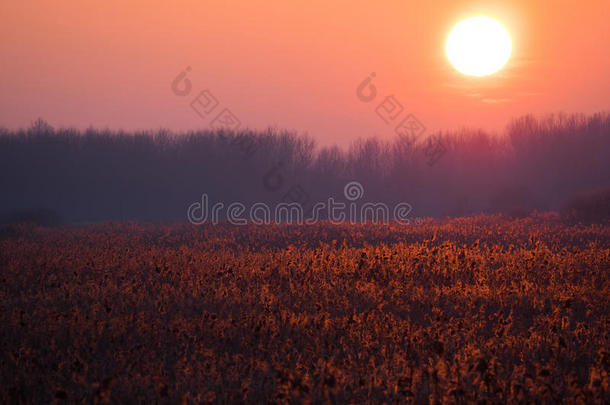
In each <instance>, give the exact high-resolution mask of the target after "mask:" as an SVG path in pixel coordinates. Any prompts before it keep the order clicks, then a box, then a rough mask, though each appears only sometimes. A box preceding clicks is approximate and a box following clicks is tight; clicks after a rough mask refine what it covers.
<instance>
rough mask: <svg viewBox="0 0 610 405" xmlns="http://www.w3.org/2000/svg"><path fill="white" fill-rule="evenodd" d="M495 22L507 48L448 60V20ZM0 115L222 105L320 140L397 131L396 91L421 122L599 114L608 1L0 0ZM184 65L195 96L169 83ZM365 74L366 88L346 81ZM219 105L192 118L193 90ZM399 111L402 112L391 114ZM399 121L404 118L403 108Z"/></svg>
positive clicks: (134, 121)
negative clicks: (464, 65)
mask: <svg viewBox="0 0 610 405" xmlns="http://www.w3.org/2000/svg"><path fill="white" fill-rule="evenodd" d="M474 15H487V16H493V17H495V18H497V19H499V20H500V21H502V23H503V24H504V25H505V26H506V27H507V28H508V29H509V31H510V32H511V35H512V39H513V54H512V57H511V59H510V61H509V62H508V64H507V65H506V67H505V68H504V69H503V70H502V71H500V72H499V73H498V74H495V75H492V76H489V77H485V78H468V77H466V76H463V75H461V74H460V73H458V72H457V71H455V70H454V69H453V67H452V66H451V65H450V64H449V62H448V61H447V58H446V56H445V47H444V45H445V39H446V37H447V35H448V33H449V31H450V30H451V28H452V27H453V25H455V24H456V23H457V22H458V21H459V20H460V19H463V18H465V17H470V16H474ZM0 16H1V18H2V24H0V55H1V57H2V59H1V64H0V69H1V70H0V73H1V74H0V125H1V126H5V127H9V128H15V127H23V126H27V125H29V123H30V122H31V121H33V120H34V119H35V118H37V117H39V116H40V117H43V118H45V119H46V120H47V121H49V123H50V124H51V125H54V126H74V127H78V128H84V127H87V126H89V125H93V126H95V127H109V128H113V129H117V128H123V129H143V128H159V127H166V128H170V129H175V130H181V129H191V128H205V127H207V126H208V125H209V123H210V121H211V120H212V119H213V118H214V116H215V115H216V113H217V112H220V111H221V110H222V109H224V108H229V109H230V110H231V111H232V112H233V113H234V114H235V116H236V117H237V118H238V119H239V120H240V121H241V122H242V126H249V127H252V128H266V127H268V126H275V127H279V128H288V129H294V130H296V131H298V132H299V133H303V132H307V133H309V134H310V135H311V136H313V137H314V138H315V139H316V140H318V141H319V142H320V143H321V144H329V143H340V144H345V143H347V142H348V141H350V140H352V139H356V138H358V137H367V136H373V135H377V136H381V137H384V138H391V137H393V136H394V132H393V131H394V127H393V125H390V124H386V123H384V122H383V121H382V120H381V119H380V118H379V117H378V116H377V115H376V113H375V108H376V107H377V105H378V104H379V103H381V102H382V101H383V99H384V98H385V97H386V96H389V95H393V96H394V97H395V98H396V100H397V101H399V102H400V103H401V104H402V105H403V106H404V112H403V115H407V114H414V115H415V116H416V117H417V118H418V119H419V120H420V121H421V122H422V123H423V124H424V125H425V126H426V127H427V128H428V130H429V131H434V130H438V129H454V128H460V127H481V128H485V129H490V130H501V129H502V128H504V126H505V124H506V123H507V122H508V121H509V120H510V119H511V118H512V117H516V116H519V115H522V114H525V113H534V114H542V113H546V112H556V111H566V112H584V113H590V112H595V111H599V110H608V109H610V23H609V21H610V1H608V0H602V1H580V2H576V1H573V0H571V1H553V2H550V1H506V2H501V1H500V2H495V1H488V0H485V1H455V0H451V1H434V0H428V1H417V2H416V1H381V2H372V1H354V0H351V1H328V0H326V1H317V0H316V1H311V0H309V1H285V0H283V1H272V0H264V1H259V0H242V1H218V0H217V1H205V0H203V1H178V0H176V1H155V0H146V1H125V0H121V1H114V0H103V1H99V0H91V1H83V0H70V1H67V0H65V1H62V0H55V1H46V0H36V1H33V0H20V1H3V2H2V3H0ZM187 66H190V67H191V71H190V73H189V74H188V76H187V77H188V78H189V80H190V81H191V84H192V90H191V93H190V94H189V95H187V96H182V97H181V96H177V95H175V94H174V93H173V92H172V90H171V82H172V81H173V80H174V78H175V77H176V76H177V75H178V74H179V73H180V72H181V71H183V70H184V69H185V68H186V67H187ZM371 72H375V74H376V77H375V79H374V81H373V83H374V85H375V86H376V88H377V91H378V95H377V98H376V99H375V100H373V101H372V102H370V103H363V102H362V101H360V100H359V99H358V98H357V97H356V88H357V86H358V85H359V84H360V83H361V82H362V80H364V79H365V77H367V76H368V75H369V74H370V73H371ZM205 89H207V90H209V92H210V93H209V94H211V95H213V96H214V97H215V98H216V99H217V100H218V102H219V104H218V107H217V108H216V109H215V110H214V111H212V113H213V114H212V113H210V115H209V116H205V119H204V118H201V117H200V116H199V115H197V114H196V113H195V112H194V111H193V109H192V108H191V107H190V103H191V101H192V100H193V99H194V98H195V97H197V96H198V94H199V93H200V92H201V91H202V90H205ZM401 117H402V115H401ZM399 118H400V117H399Z"/></svg>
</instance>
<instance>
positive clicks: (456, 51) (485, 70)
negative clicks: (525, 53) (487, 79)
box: [446, 17, 512, 76]
mask: <svg viewBox="0 0 610 405" xmlns="http://www.w3.org/2000/svg"><path fill="white" fill-rule="evenodd" d="M511 51H512V40H511V38H510V34H509V32H508V30H507V29H506V28H504V26H503V25H502V24H501V23H500V22H499V21H498V20H496V19H494V18H490V17H472V18H468V19H466V20H462V21H460V22H459V23H458V24H457V25H456V26H455V27H454V28H453V29H452V30H451V32H450V33H449V36H448V37H447V44H446V52H447V58H448V59H449V62H451V64H452V65H453V66H454V67H455V68H456V69H457V70H458V71H460V72H461V73H463V74H465V75H468V76H487V75H490V74H492V73H495V72H497V71H498V70H500V69H502V67H503V66H504V65H505V64H506V62H507V61H508V59H509V58H510V54H511Z"/></svg>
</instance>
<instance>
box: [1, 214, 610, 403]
mask: <svg viewBox="0 0 610 405" xmlns="http://www.w3.org/2000/svg"><path fill="white" fill-rule="evenodd" d="M0 324H1V325H2V327H1V329H0V345H1V348H2V350H1V353H0V402H1V403H53V402H56V403H64V402H65V403H107V402H110V403H155V402H159V401H160V402H162V403H166V402H167V403H208V402H210V403H212V402H218V403H263V402H267V403H354V404H366V403H383V402H385V403H473V402H474V403H503V404H504V403H519V402H521V403H531V402H539V403H555V402H560V401H564V402H569V403H600V404H601V403H608V401H609V399H610V387H609V384H610V377H609V372H610V227H608V226H602V225H589V226H584V225H566V224H564V223H562V222H561V221H560V219H559V217H558V215H556V214H552V213H549V214H533V215H531V216H529V217H526V218H521V219H510V218H506V217H502V216H477V217H471V218H461V219H452V220H425V221H423V223H418V224H413V225H409V226H380V225H361V224H360V225H329V224H319V225H315V226H301V227H299V226H280V225H271V226H264V227H255V226H247V227H232V226H228V225H217V226H212V225H209V226H201V227H195V226H191V225H188V226H187V225H182V224H176V225H139V224H135V223H134V224H129V223H123V224H114V225H113V224H105V225H93V226H81V227H64V228H36V227H28V226H13V227H7V228H5V229H4V230H3V236H2V239H0Z"/></svg>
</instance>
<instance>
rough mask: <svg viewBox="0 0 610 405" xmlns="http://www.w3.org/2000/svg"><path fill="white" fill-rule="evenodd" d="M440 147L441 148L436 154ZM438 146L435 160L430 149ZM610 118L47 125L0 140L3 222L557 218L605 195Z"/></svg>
mask: <svg viewBox="0 0 610 405" xmlns="http://www.w3.org/2000/svg"><path fill="white" fill-rule="evenodd" d="M439 145H440V146H439ZM434 148H436V149H437V152H438V149H439V148H441V151H440V152H439V153H436V154H434V153H431V150H432V151H434ZM609 173H610V114H608V113H599V114H594V115H590V116H584V115H565V114H558V115H550V116H546V117H541V118H535V117H533V116H524V117H522V118H519V119H516V120H514V121H512V122H511V123H510V124H509V125H508V126H507V129H506V131H505V132H504V133H502V134H500V135H494V134H488V133H485V132H484V131H476V130H459V131H453V132H444V133H436V134H425V135H423V136H422V137H420V138H419V139H416V140H413V139H411V140H409V139H404V138H400V137H397V138H396V139H394V140H392V141H383V140H380V139H376V138H370V139H361V140H358V141H355V142H353V143H352V145H351V146H350V147H349V148H347V149H341V148H339V147H317V146H316V143H315V142H314V140H312V139H311V138H310V137H308V136H306V135H298V134H295V133H292V132H289V131H283V130H277V129H269V130H267V131H263V132H260V131H250V130H240V131H236V132H232V131H223V130H215V131H210V130H201V131H194V132H187V133H172V132H170V131H167V130H155V131H142V132H135V133H126V132H122V131H111V130H100V129H93V128H91V129H87V130H85V131H78V130H74V129H54V128H52V127H51V126H50V125H49V124H47V123H46V122H44V121H42V120H38V121H36V122H35V123H33V125H32V126H31V127H30V128H28V129H24V130H15V131H9V130H6V129H3V130H2V131H1V133H0V190H2V193H1V197H0V218H1V219H2V221H3V222H11V221H19V220H24V221H25V220H28V219H29V220H32V221H33V222H43V223H45V222H46V223H49V224H52V223H57V224H59V223H65V224H70V223H89V222H101V221H125V220H139V221H183V220H185V219H186V210H187V207H188V206H189V205H190V204H191V203H193V202H196V201H200V200H201V196H202V194H203V193H206V194H207V195H208V196H209V199H210V204H212V203H214V202H222V203H224V204H230V203H232V202H240V203H242V204H245V205H247V206H248V205H252V204H254V203H266V204H268V205H270V206H274V205H275V204H278V203H280V202H297V203H299V204H301V205H303V206H307V205H311V204H312V203H315V202H318V201H325V200H326V199H328V198H329V197H334V198H339V199H340V198H343V187H344V186H345V184H346V183H347V182H349V181H354V180H355V181H358V182H359V183H360V184H362V186H363V188H364V195H363V197H362V199H361V201H360V202H361V203H363V202H384V203H386V204H395V203H398V202H405V203H408V204H410V205H411V206H412V208H413V209H412V212H411V216H412V217H414V218H415V217H429V216H432V217H441V216H464V215H471V214H478V213H505V214H509V215H517V216H518V215H525V214H527V213H528V212H531V211H533V210H536V211H550V210H562V209H565V207H566V205H567V204H568V203H569V202H570V201H572V200H573V199H574V198H577V197H578V196H579V195H582V194H583V193H585V194H586V193H589V192H595V191H598V190H603V189H605V188H608V187H609V186H610V177H609V176H608V174H609Z"/></svg>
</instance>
